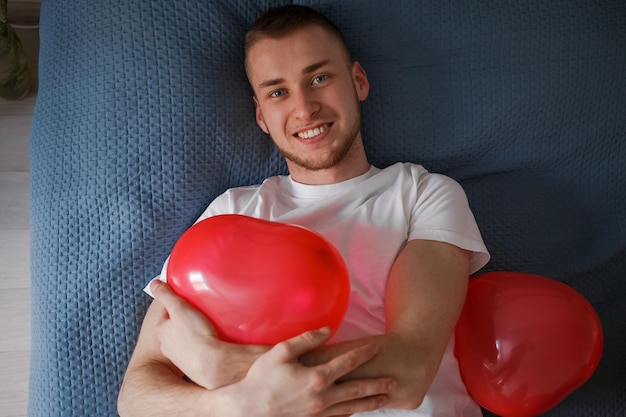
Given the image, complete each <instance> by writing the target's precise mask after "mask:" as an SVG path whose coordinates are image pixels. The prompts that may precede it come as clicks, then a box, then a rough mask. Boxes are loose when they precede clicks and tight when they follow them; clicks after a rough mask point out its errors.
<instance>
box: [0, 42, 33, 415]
mask: <svg viewBox="0 0 626 417" xmlns="http://www.w3.org/2000/svg"><path fill="white" fill-rule="evenodd" d="M20 35H21V36H22V37H23V41H24V44H25V47H26V49H27V50H28V52H29V54H30V55H31V61H32V62H31V66H32V67H33V69H34V70H35V71H36V70H37V65H36V55H37V52H38V42H37V41H38V33H37V31H36V30H28V31H20ZM35 89H36V88H35ZM35 96H36V92H35V91H33V92H32V93H31V94H30V96H28V97H27V98H25V99H21V100H18V101H7V100H3V99H2V98H0V417H24V416H26V408H27V399H28V362H29V355H30V266H29V218H28V204H29V203H28V201H29V181H30V165H29V160H28V158H29V157H28V141H29V136H30V129H31V124H32V119H33V108H34V105H35Z"/></svg>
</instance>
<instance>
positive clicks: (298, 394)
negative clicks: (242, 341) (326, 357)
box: [230, 328, 395, 417]
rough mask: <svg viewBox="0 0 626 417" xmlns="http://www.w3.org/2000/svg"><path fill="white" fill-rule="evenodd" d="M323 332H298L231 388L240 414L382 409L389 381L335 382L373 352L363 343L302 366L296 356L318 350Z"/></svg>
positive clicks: (317, 414)
mask: <svg viewBox="0 0 626 417" xmlns="http://www.w3.org/2000/svg"><path fill="white" fill-rule="evenodd" d="M329 336H330V331H329V329H328V328H324V329H321V330H316V331H311V332H306V333H303V334H301V335H299V336H296V337H294V338H292V339H289V340H287V341H285V342H282V343H279V344H277V345H276V346H274V347H273V348H272V349H271V350H270V351H269V352H267V353H266V354H264V355H262V356H261V357H260V358H259V359H258V360H257V361H256V362H255V363H254V364H253V365H252V367H251V368H250V371H249V372H248V375H247V376H246V377H245V378H244V379H243V380H242V381H241V382H239V383H237V384H234V385H232V386H231V387H230V388H232V389H234V390H237V394H236V396H237V397H238V398H240V401H241V403H240V405H241V406H242V407H243V410H242V411H243V415H246V416H274V417H282V416H285V417H287V416H302V417H325V416H339V415H350V414H353V413H358V412H365V411H372V410H376V409H378V408H381V407H383V406H384V405H385V404H386V403H387V401H388V397H387V395H386V394H387V393H389V392H390V391H391V390H392V389H393V388H394V387H395V381H394V380H393V379H391V378H371V379H355V380H351V381H347V382H344V383H336V381H337V380H339V379H340V378H341V377H343V376H344V375H346V374H348V373H350V372H352V371H353V370H355V369H356V368H358V367H359V366H360V365H362V364H363V363H365V362H367V361H369V360H371V359H372V358H373V357H374V356H376V354H377V353H378V348H377V347H376V345H374V344H367V345H364V346H361V347H359V348H356V349H354V350H350V351H348V352H346V353H344V354H342V355H339V356H337V357H336V358H334V359H332V360H331V361H329V362H328V363H324V364H321V365H317V366H313V367H306V366H304V365H302V364H301V363H300V362H299V360H298V358H299V357H300V356H301V355H303V354H304V353H306V352H310V351H312V350H314V349H315V348H317V347H319V346H321V345H322V344H323V343H324V342H325V341H326V340H327V339H328V337H329Z"/></svg>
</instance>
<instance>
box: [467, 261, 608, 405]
mask: <svg viewBox="0 0 626 417" xmlns="http://www.w3.org/2000/svg"><path fill="white" fill-rule="evenodd" d="M455 336H456V345H455V354H456V356H457V359H458V361H459V368H460V371H461V376H462V378H463V381H464V382H465V385H466V387H467V390H468V392H469V394H470V395H471V396H472V398H474V400H476V402H477V403H478V404H480V405H481V406H482V407H483V408H485V409H487V410H489V411H491V412H493V413H495V414H498V415H500V416H504V417H532V416H537V415H539V414H542V413H544V412H546V411H547V410H549V409H551V408H553V407H554V406H556V405H557V404H558V403H559V402H561V401H562V400H563V399H564V398H565V397H567V396H568V395H569V394H570V393H572V392H573V391H574V390H576V389H577V388H578V387H580V386H581V385H582V384H583V383H584V382H585V381H586V380H587V379H588V378H589V377H590V376H591V375H592V374H593V372H594V371H595V369H596V367H597V366H598V363H599V362H600V357H601V356H602V349H603V336H602V327H601V324H600V320H599V318H598V316H597V314H596V312H595V311H594V309H593V308H592V306H591V305H590V304H589V302H588V301H587V300H586V299H585V298H584V297H583V296H582V295H581V294H580V293H578V292H577V291H576V290H574V289H573V288H571V287H569V286H567V285H565V284H563V283H561V282H558V281H556V280H553V279H548V278H544V277H541V276H537V275H530V274H523V273H516V272H492V273H487V274H484V275H481V276H478V277H475V278H473V279H471V280H470V284H469V289H468V293H467V299H466V302H465V306H464V308H463V312H462V313H461V317H460V319H459V322H458V324H457V327H456V331H455Z"/></svg>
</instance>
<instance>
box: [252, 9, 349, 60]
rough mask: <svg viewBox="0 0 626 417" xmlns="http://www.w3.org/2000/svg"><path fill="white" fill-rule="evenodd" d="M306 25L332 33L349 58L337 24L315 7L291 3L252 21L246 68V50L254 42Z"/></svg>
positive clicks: (282, 35) (280, 35) (278, 36)
mask: <svg viewBox="0 0 626 417" xmlns="http://www.w3.org/2000/svg"><path fill="white" fill-rule="evenodd" d="M306 26H319V27H321V28H322V29H325V30H327V31H328V32H329V33H331V34H332V35H334V36H335V37H336V38H337V40H338V41H339V42H340V43H341V45H342V46H343V48H344V50H345V53H346V58H347V60H348V61H350V60H351V59H350V51H349V49H348V44H347V43H346V40H345V38H344V36H343V33H341V30H339V28H338V27H337V25H335V24H334V23H333V22H332V21H331V20H330V19H329V18H327V17H326V16H324V15H323V14H322V13H320V12H318V11H317V10H315V9H312V8H310V7H307V6H300V5H293V4H292V5H286V6H281V7H275V8H271V9H268V10H267V11H266V12H265V13H263V14H262V15H261V16H259V18H257V20H255V21H254V23H252V25H251V26H250V28H249V29H248V32H247V33H246V43H245V56H246V68H247V66H248V52H249V51H250V48H251V47H252V45H254V44H255V43H256V42H258V41H260V40H262V39H267V38H273V39H278V38H282V37H284V36H287V35H289V34H290V33H292V32H294V31H296V30H297V29H300V28H303V27H306Z"/></svg>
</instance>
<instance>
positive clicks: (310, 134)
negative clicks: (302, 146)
mask: <svg viewBox="0 0 626 417" xmlns="http://www.w3.org/2000/svg"><path fill="white" fill-rule="evenodd" d="M326 129H327V125H325V126H320V127H316V128H315V129H311V130H307V131H304V132H300V133H298V137H299V138H301V139H311V138H314V137H315V136H319V135H321V134H322V133H324V132H325V131H326Z"/></svg>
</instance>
